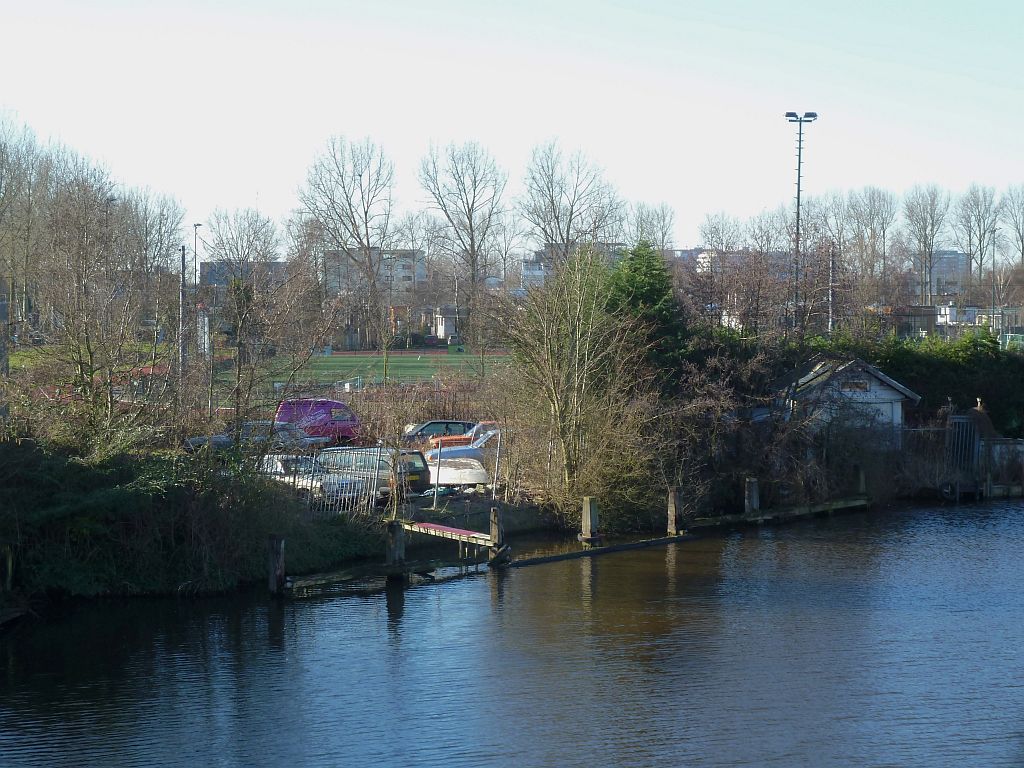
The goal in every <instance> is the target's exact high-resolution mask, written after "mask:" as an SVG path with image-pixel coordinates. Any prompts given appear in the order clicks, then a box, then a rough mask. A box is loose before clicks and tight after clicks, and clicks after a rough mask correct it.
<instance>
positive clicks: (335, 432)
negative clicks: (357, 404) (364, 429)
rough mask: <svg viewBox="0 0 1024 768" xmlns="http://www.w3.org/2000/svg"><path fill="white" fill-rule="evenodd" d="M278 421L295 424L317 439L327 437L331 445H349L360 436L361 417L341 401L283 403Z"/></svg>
mask: <svg viewBox="0 0 1024 768" xmlns="http://www.w3.org/2000/svg"><path fill="white" fill-rule="evenodd" d="M274 419H275V421H284V422H288V423H290V424H294V425H295V426H297V427H299V428H300V429H302V430H304V431H305V432H306V433H308V434H309V435H312V436H314V437H326V438H328V441H329V442H331V443H347V442H350V441H351V440H353V439H354V438H355V437H356V436H357V435H358V434H359V427H360V423H359V417H358V416H356V414H355V413H354V412H353V411H352V409H351V408H349V407H348V405H346V404H345V403H343V402H341V401H340V400H329V399H327V398H322V397H316V398H296V399H293V400H282V401H281V403H280V404H279V405H278V406H277V414H276V415H275V417H274Z"/></svg>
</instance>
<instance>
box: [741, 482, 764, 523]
mask: <svg viewBox="0 0 1024 768" xmlns="http://www.w3.org/2000/svg"><path fill="white" fill-rule="evenodd" d="M760 509H761V489H760V487H759V486H758V480H757V478H756V477H748V478H747V480H746V483H744V486H743V511H744V512H745V513H746V514H748V515H751V514H754V513H755V512H758V511H760Z"/></svg>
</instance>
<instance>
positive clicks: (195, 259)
mask: <svg viewBox="0 0 1024 768" xmlns="http://www.w3.org/2000/svg"><path fill="white" fill-rule="evenodd" d="M201 226H203V225H202V224H193V225H192V278H193V282H195V284H196V288H198V287H199V228H200V227H201ZM204 242H205V241H204Z"/></svg>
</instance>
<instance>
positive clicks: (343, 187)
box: [299, 137, 394, 344]
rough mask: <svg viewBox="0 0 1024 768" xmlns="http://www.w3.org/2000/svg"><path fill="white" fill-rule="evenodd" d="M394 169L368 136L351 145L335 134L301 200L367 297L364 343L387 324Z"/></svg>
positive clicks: (313, 169)
mask: <svg viewBox="0 0 1024 768" xmlns="http://www.w3.org/2000/svg"><path fill="white" fill-rule="evenodd" d="M393 187H394V167H393V165H392V163H391V161H390V160H389V159H388V158H387V157H386V156H385V155H384V153H383V151H382V150H381V149H380V147H378V146H377V145H376V144H374V143H373V142H372V141H370V140H369V139H364V140H363V141H361V142H359V143H351V142H349V141H347V140H346V139H344V138H343V137H333V138H331V139H330V140H329V141H328V143H327V148H326V150H324V152H323V153H322V154H320V155H319V156H318V157H317V158H316V159H315V160H314V162H313V165H312V167H311V168H310V169H309V174H308V176H307V180H306V186H305V187H304V188H303V189H302V190H300V192H299V199H300V200H301V201H302V204H303V206H305V208H306V210H307V211H308V212H309V214H310V216H312V217H313V218H315V219H316V220H317V222H319V225H320V227H321V228H322V231H323V235H324V237H325V240H326V242H327V243H328V244H329V245H330V247H331V248H333V249H335V250H336V252H337V256H338V258H339V259H342V260H345V261H346V262H347V263H350V264H351V265H352V266H353V268H354V271H355V273H356V275H357V276H358V281H359V284H357V285H353V286H350V288H351V290H353V291H357V292H359V293H360V294H361V295H362V296H363V297H364V299H365V302H364V305H365V308H366V317H365V318H364V321H365V322H364V323H362V324H361V325H362V327H363V329H364V338H363V343H364V344H370V343H371V342H372V341H373V339H371V338H370V337H369V336H370V334H371V332H372V330H373V329H376V330H377V331H378V333H379V332H380V331H382V330H383V329H384V328H385V327H386V325H387V319H386V315H387V312H386V309H385V307H384V299H385V295H384V293H385V292H384V286H383V277H384V251H385V250H386V249H387V248H388V247H389V246H390V244H391V241H392V236H393V232H392V226H391V225H392V222H391V215H392V199H391V195H392V189H393Z"/></svg>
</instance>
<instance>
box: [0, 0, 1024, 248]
mask: <svg viewBox="0 0 1024 768" xmlns="http://www.w3.org/2000/svg"><path fill="white" fill-rule="evenodd" d="M1022 8H1024V5H1022V4H1020V3H1011V2H985V1H984V0H982V1H981V2H975V3H973V4H970V3H966V2H904V3H896V2H885V3H883V2H860V3H850V2H814V3H810V2H808V3H793V2H788V3H783V2H775V3H771V2H755V1H752V0H751V1H737V2H703V1H702V2H675V3H671V2H659V1H657V0H634V2H624V1H617V2H616V1H612V0H594V1H592V2H578V1H577V0H547V2H540V1H539V0H528V1H527V2H514V1H513V0H509V1H508V2H503V3H500V4H499V3H494V4H489V3H485V2H480V1H479V0H477V2H470V1H469V0H437V1H435V2H427V1H426V0H421V1H420V2H415V1H414V0H378V2H373V1H372V0H366V1H365V2H351V1H350V0H294V1H292V2H284V1H283V0H223V1H222V2H196V1H195V0H179V1H178V2H145V0H89V1H88V2H86V1H85V0H82V1H81V2H70V1H69V0H65V1H64V2H60V1H59V0H35V2H32V3H26V2H23V1H22V0H18V1H17V2H15V1H13V0H0V9H2V10H0V19H3V25H4V28H5V34H4V36H3V44H2V45H0V71H2V72H3V88H2V90H0V110H2V111H3V112H4V113H5V114H6V115H7V117H8V118H13V119H14V120H16V121H18V122H25V123H27V124H28V125H29V126H31V127H32V128H34V129H35V130H36V132H37V133H38V134H39V135H40V136H41V137H42V138H44V139H45V138H51V137H52V138H55V139H58V140H61V141H63V142H65V143H66V144H68V145H70V146H71V147H73V148H75V149H76V150H78V151H80V152H82V153H83V154H86V155H88V156H89V157H92V158H93V159H95V160H97V161H99V162H101V163H103V164H104V165H106V166H107V167H108V169H109V170H110V171H111V173H112V174H113V175H114V177H115V178H116V179H118V180H120V181H122V182H124V183H126V184H129V185H138V186H142V185H146V186H149V187H150V188H152V189H153V190H155V191H158V192H164V193H168V194H172V195H174V196H175V197H177V198H178V199H179V200H181V202H182V203H183V204H184V205H185V206H186V207H187V209H188V217H187V221H188V223H191V222H194V221H200V222H201V221H204V220H205V219H206V218H207V216H208V215H209V213H210V212H211V211H212V210H213V209H214V208H217V207H220V208H227V209H233V208H237V207H245V206H256V207H258V208H259V209H260V210H262V211H263V212H264V213H266V214H268V215H271V216H272V217H274V218H280V217H282V216H284V215H285V214H286V213H287V212H288V211H289V210H290V209H292V208H293V207H295V206H296V204H297V198H296V189H297V187H298V186H299V185H300V184H301V183H302V181H303V179H304V177H305V174H306V170H307V168H308V166H309V164H310V162H311V161H312V159H313V157H314V155H315V154H316V153H317V152H318V151H319V150H320V149H321V148H322V147H323V146H324V144H325V142H326V140H327V138H328V137H329V136H331V135H338V134H340V135H345V136H347V137H350V138H361V137H363V136H367V135H368V136H370V137H372V138H373V139H375V140H376V141H377V142H378V143H380V144H381V145H382V146H383V147H384V149H385V150H386V151H387V152H388V153H389V154H390V156H391V157H392V158H393V159H394V161H395V164H396V170H397V175H398V180H399V186H398V198H397V201H398V203H399V206H400V207H401V208H403V209H414V208H418V207H421V204H422V202H423V193H422V192H421V191H420V190H419V188H418V186H417V184H416V170H417V168H418V165H419V160H420V158H421V157H422V156H423V154H424V153H425V152H426V150H427V148H428V147H429V145H430V142H431V141H433V142H437V143H447V142H449V141H456V142H461V141H464V140H467V139H475V140H477V141H479V142H480V143H481V144H483V145H484V146H486V147H487V148H488V149H490V151H491V152H492V153H493V154H494V155H495V157H496V158H497V159H498V161H499V163H500V164H501V165H502V166H503V167H505V168H506V169H507V170H508V171H509V173H510V177H511V182H512V184H511V188H512V189H513V190H514V189H516V188H517V187H518V179H519V178H520V177H521V176H522V172H523V169H524V168H525V165H526V162H527V160H528V158H529V154H530V150H531V149H532V147H533V146H534V145H535V144H537V143H538V142H541V141H544V140H546V139H549V138H558V139H559V140H560V142H561V143H562V145H563V146H564V147H565V148H567V149H576V148H580V149H582V150H583V151H584V152H585V153H587V155H588V156H589V157H591V158H592V159H593V160H594V161H596V162H597V163H598V164H599V165H601V166H602V167H603V168H604V170H605V172H606V175H607V177H608V179H609V180H610V181H611V182H612V183H614V184H615V185H616V186H617V187H618V189H619V190H620V192H621V194H622V195H623V196H624V197H625V198H627V199H630V200H633V201H645V202H650V203H658V202H663V201H664V202H667V203H668V204H670V205H671V206H672V207H673V208H674V209H675V211H676V220H677V226H676V229H677V232H676V234H677V240H678V245H680V246H689V245H694V244H696V243H697V242H698V227H699V225H700V222H701V220H702V219H703V217H704V215H705V214H706V213H708V212H714V211H718V210H725V211H727V212H729V213H731V214H734V215H737V216H741V217H747V216H750V215H753V214H755V213H757V212H758V211H760V210H762V209H764V208H773V207H775V206H777V205H779V204H781V203H788V202H789V201H790V200H791V198H792V194H793V182H794V179H795V172H794V168H795V160H794V157H793V153H794V143H795V130H794V126H792V125H790V124H789V123H787V122H786V121H785V119H784V118H783V113H784V112H786V111H788V110H796V111H799V112H803V111H806V110H814V111H817V112H818V113H819V114H820V115H821V118H820V120H819V121H818V122H816V123H814V124H813V125H811V126H809V128H808V130H807V141H806V146H805V163H804V171H805V174H804V177H805V189H806V190H807V193H808V194H820V193H823V192H826V191H828V190H835V189H842V190H845V189H850V188H854V187H860V186H863V185H866V184H875V185H878V186H882V187H886V188H888V189H891V190H893V191H896V192H902V191H904V190H905V189H907V188H909V187H910V186H912V185H913V184H915V183H918V182H922V183H924V182H936V183H938V184H940V185H942V186H944V187H947V188H949V189H950V190H953V191H958V190H961V189H963V188H965V187H966V186H967V185H968V184H970V183H971V182H975V181H976V182H979V183H982V184H987V185H992V186H995V187H997V188H999V189H1002V188H1004V187H1005V186H1006V185H1008V184H1011V183H1024V150H1022V145H1021V140H1020V137H1021V136H1022V135H1024V85H1022V83H1024V51H1022V47H1021V35H1022V33H1024V10H1022Z"/></svg>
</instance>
